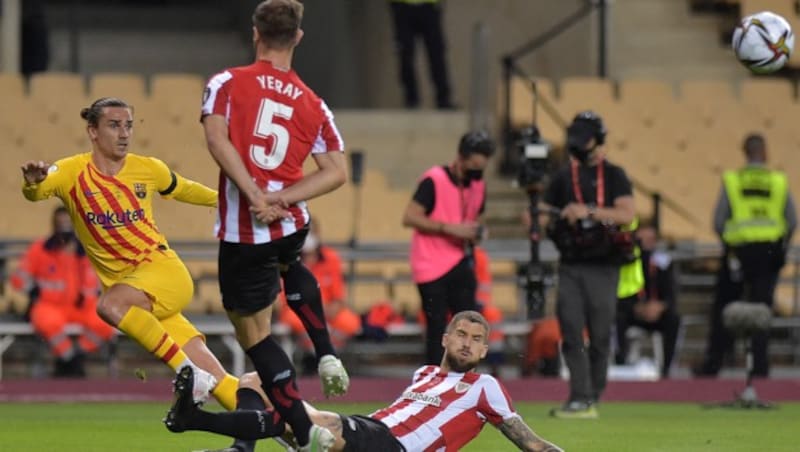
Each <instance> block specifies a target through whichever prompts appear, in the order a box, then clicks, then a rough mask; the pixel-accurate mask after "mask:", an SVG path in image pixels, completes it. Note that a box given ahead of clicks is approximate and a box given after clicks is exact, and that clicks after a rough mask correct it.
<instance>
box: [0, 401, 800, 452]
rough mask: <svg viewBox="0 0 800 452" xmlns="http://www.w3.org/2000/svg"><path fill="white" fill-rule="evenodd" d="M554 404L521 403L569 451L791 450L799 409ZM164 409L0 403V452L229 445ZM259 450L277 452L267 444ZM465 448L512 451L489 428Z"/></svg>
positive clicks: (134, 451) (366, 408)
mask: <svg viewBox="0 0 800 452" xmlns="http://www.w3.org/2000/svg"><path fill="white" fill-rule="evenodd" d="M551 406H552V405H545V404H531V403H518V404H516V408H517V410H518V411H519V412H520V414H521V415H522V416H523V417H524V418H525V420H526V421H527V422H528V425H530V426H531V427H532V428H533V429H534V431H536V432H537V433H539V434H540V435H542V436H543V437H545V438H547V439H551V440H553V441H554V442H556V443H557V444H559V445H560V446H562V447H563V448H565V449H566V450H567V451H597V452H602V451H615V452H616V451H631V452H634V451H635V452H640V451H676V450H681V451H725V452H732V451H753V450H764V451H795V450H798V449H797V447H798V446H797V438H798V437H797V426H798V419H800V404H796V403H795V404H790V403H784V404H781V405H780V406H779V408H778V409H776V410H772V411H758V410H753V411H736V410H726V409H703V408H701V407H700V406H698V405H692V404H654V403H607V404H603V405H601V406H600V419H598V420H570V421H565V420H557V419H551V418H549V417H547V411H548V409H549V408H550V407H551ZM377 407H378V405H372V404H338V405H337V404H327V405H320V408H325V409H330V410H334V411H337V412H342V413H369V412H370V411H371V410H373V409H375V408H377ZM166 410H167V406H166V404H152V403H149V404H142V403H114V404H106V403H81V404H71V403H65V404H26V405H22V404H16V403H5V404H0V438H2V439H0V451H2V452H6V451H8V452H11V451H14V452H16V451H26V452H35V451H59V452H71V451H75V452H78V451H80V452H94V451H98V452H99V451H103V452H107V451H124V452H138V451H148V452H149V451H176V452H178V451H191V450H194V449H203V448H209V447H223V446H226V445H228V444H230V441H228V440H227V439H225V438H223V437H218V436H215V435H212V434H209V433H202V432H190V433H183V434H180V435H177V434H173V433H170V432H168V431H167V430H166V428H165V427H164V426H163V425H162V424H161V422H160V420H161V418H162V417H163V415H164V413H165V412H166ZM257 450H258V451H280V450H282V448H280V447H278V446H277V445H276V444H275V443H273V442H271V441H262V442H261V443H259V447H258V449H257ZM463 450H465V451H471V452H484V451H511V450H516V448H515V447H514V446H513V445H512V444H511V443H510V442H508V441H507V440H506V439H505V438H504V437H503V436H502V434H500V433H499V432H498V431H497V430H496V429H494V428H492V427H490V426H487V427H485V428H484V430H483V431H482V432H481V434H480V435H479V436H478V437H477V438H476V439H475V440H473V442H472V443H470V445H469V446H468V447H466V448H464V449H463Z"/></svg>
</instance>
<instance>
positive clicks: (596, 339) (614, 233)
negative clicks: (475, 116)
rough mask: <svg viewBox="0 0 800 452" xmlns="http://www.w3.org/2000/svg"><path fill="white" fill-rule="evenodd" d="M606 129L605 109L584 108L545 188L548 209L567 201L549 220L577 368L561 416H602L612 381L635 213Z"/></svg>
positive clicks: (569, 349) (564, 325) (570, 358)
mask: <svg viewBox="0 0 800 452" xmlns="http://www.w3.org/2000/svg"><path fill="white" fill-rule="evenodd" d="M605 136H606V129H605V127H604V125H603V121H602V119H601V118H600V117H599V116H597V115H596V114H594V113H592V112H588V111H587V112H582V113H579V114H578V115H577V116H576V117H575V119H574V120H573V121H572V123H571V124H570V125H569V127H568V128H567V147H568V149H569V153H570V156H571V158H570V161H569V163H568V164H567V165H566V166H564V167H563V168H561V169H560V170H559V171H558V172H557V173H556V174H555V175H554V177H553V179H552V181H551V182H550V185H549V187H548V188H547V191H546V192H545V196H544V204H545V206H544V208H545V209H552V208H557V209H560V218H558V219H557V220H555V221H553V222H551V224H549V225H548V233H549V235H550V237H551V238H552V239H553V241H554V242H555V243H556V246H557V247H558V249H559V252H560V254H561V257H560V261H559V269H558V281H559V283H558V295H557V308H556V309H557V315H558V323H559V326H560V328H561V333H562V335H563V343H562V352H563V354H564V359H565V361H566V363H567V367H568V368H569V372H570V395H569V399H568V400H567V402H566V403H565V404H564V405H563V406H562V407H561V408H556V409H553V410H552V411H551V415H552V416H555V417H559V418H594V417H597V411H596V409H595V407H594V404H595V403H596V402H597V400H598V399H599V398H600V395H601V394H602V392H603V389H604V388H605V385H606V373H607V369H608V355H609V345H610V335H611V325H612V323H613V322H614V309H615V304H616V300H617V297H616V295H617V281H618V280H619V267H620V265H621V264H622V263H623V262H625V261H626V260H628V259H629V258H630V256H629V254H631V253H632V245H633V240H632V237H631V234H630V232H624V231H622V230H621V229H620V226H623V225H628V224H630V223H631V222H632V221H633V220H634V214H635V210H634V204H633V196H632V192H631V183H630V181H629V180H628V177H627V176H626V175H625V171H624V170H623V169H622V168H620V167H618V166H616V165H613V164H611V163H609V162H608V161H607V160H606V159H605V158H604V155H603V149H602V146H603V143H604V141H605ZM584 328H586V329H587V330H588V332H589V345H588V348H587V346H586V345H585V343H584V339H583V330H584Z"/></svg>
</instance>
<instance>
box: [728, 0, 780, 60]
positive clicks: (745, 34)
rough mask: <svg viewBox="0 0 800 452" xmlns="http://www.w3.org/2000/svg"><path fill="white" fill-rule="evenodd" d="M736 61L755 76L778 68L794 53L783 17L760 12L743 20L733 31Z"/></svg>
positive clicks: (732, 43)
mask: <svg viewBox="0 0 800 452" xmlns="http://www.w3.org/2000/svg"><path fill="white" fill-rule="evenodd" d="M731 45H732V46H733V51H734V52H736V58H738V59H739V61H741V63H742V64H744V65H745V66H747V68H748V69H750V70H751V71H753V72H754V73H756V74H769V73H770V72H775V71H777V70H778V69H780V68H782V67H783V65H784V64H786V61H787V60H788V59H789V56H790V55H791V54H792V49H794V34H793V33H792V27H791V26H790V25H789V22H787V21H786V19H784V18H783V17H781V16H779V15H777V14H775V13H772V12H769V11H762V12H760V13H755V14H753V15H750V16H747V17H745V18H743V19H742V21H741V22H739V25H737V26H736V29H735V30H734V31H733V40H732V42H731Z"/></svg>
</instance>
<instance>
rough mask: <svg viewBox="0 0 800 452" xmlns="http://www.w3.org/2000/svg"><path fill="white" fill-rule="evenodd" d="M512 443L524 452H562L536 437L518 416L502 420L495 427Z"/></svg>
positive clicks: (553, 445)
mask: <svg viewBox="0 0 800 452" xmlns="http://www.w3.org/2000/svg"><path fill="white" fill-rule="evenodd" d="M497 428H498V429H499V430H500V431H501V432H503V435H505V436H506V438H508V439H509V440H510V441H511V442H512V443H514V444H515V445H516V446H517V447H519V448H520V450H523V451H526V452H563V450H562V449H561V448H560V447H558V446H556V445H555V444H552V443H550V442H548V441H545V440H544V439H542V438H540V437H539V436H537V435H536V433H534V432H533V430H531V428H530V427H528V425H527V424H526V423H525V421H523V420H522V418H521V417H519V416H518V415H516V416H511V417H509V418H507V419H504V420H503V422H502V423H501V424H500V425H498V426H497Z"/></svg>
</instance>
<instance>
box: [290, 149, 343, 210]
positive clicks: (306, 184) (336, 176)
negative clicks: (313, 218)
mask: <svg viewBox="0 0 800 452" xmlns="http://www.w3.org/2000/svg"><path fill="white" fill-rule="evenodd" d="M311 156H312V157H313V158H314V161H315V162H316V164H317V168H318V169H317V170H316V171H314V172H313V173H311V174H308V175H306V176H305V177H303V178H302V179H301V180H300V181H299V182H297V183H296V184H294V185H292V186H290V187H287V188H285V189H283V190H281V191H280V192H279V194H280V199H281V201H283V203H285V204H286V205H292V204H296V203H298V202H300V201H307V200H309V199H314V198H316V197H318V196H322V195H324V194H325V193H328V192H331V191H333V190H336V189H337V188H339V187H341V186H342V185H344V183H345V182H347V162H346V160H345V157H344V152H341V151H329V152H323V153H318V154H311Z"/></svg>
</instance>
